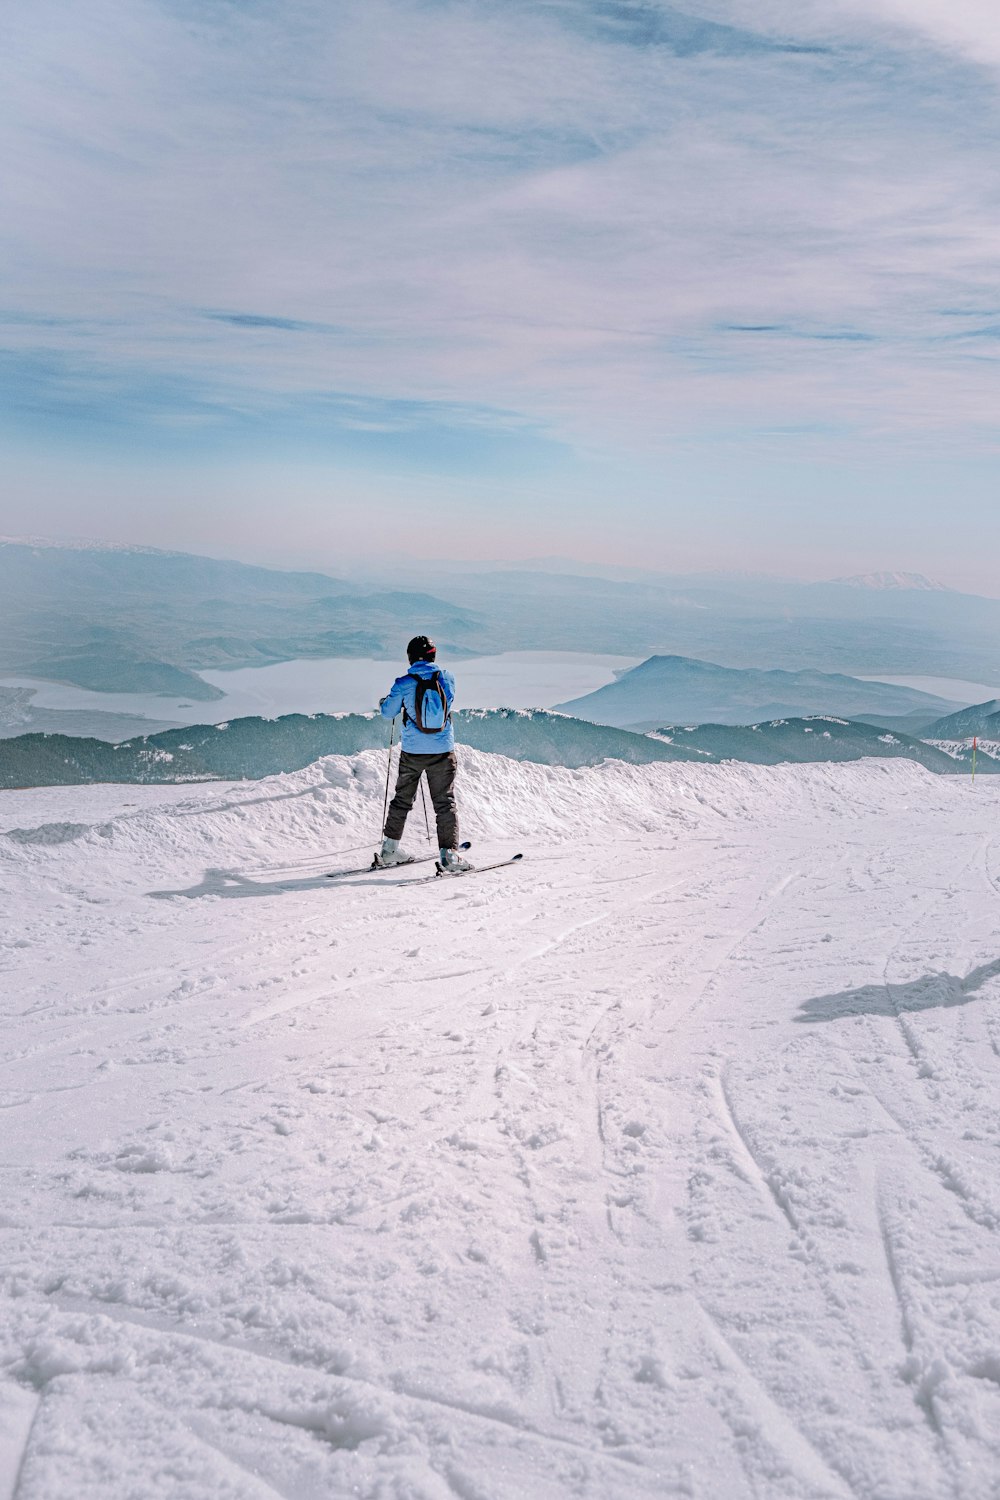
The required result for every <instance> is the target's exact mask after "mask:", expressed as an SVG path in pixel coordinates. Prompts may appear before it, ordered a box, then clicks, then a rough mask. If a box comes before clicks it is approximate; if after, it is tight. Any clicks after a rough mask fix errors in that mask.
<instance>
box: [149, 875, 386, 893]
mask: <svg viewBox="0 0 1000 1500" xmlns="http://www.w3.org/2000/svg"><path fill="white" fill-rule="evenodd" d="M338 883H339V882H337V881H335V880H331V879H330V878H329V876H327V875H309V876H307V877H306V878H305V879H304V880H251V879H250V877H249V876H248V875H241V874H240V872H239V870H222V869H208V870H206V871H205V874H204V875H203V877H202V879H201V880H200V882H199V883H198V884H197V885H189V886H188V887H187V888H186V889H185V890H180V891H147V892H146V894H147V896H151V897H152V899H153V900H154V901H169V900H172V899H173V897H175V896H184V897H186V898H187V899H188V900H191V901H196V900H197V899H198V898H199V897H201V896H221V897H223V899H224V900H227V901H246V900H248V899H250V898H252V897H254V896H288V895H291V894H292V893H294V892H297V891H329V890H333V889H334V888H335V887H336V885H337V884H338ZM408 883H409V882H407V881H405V880H386V879H385V877H384V876H377V877H375V878H374V879H373V880H360V879H358V878H357V877H355V878H354V879H352V880H351V881H350V889H351V890H356V889H357V887H358V886H360V885H381V886H389V887H390V888H393V887H398V886H401V885H406V884H408ZM345 884H346V882H345Z"/></svg>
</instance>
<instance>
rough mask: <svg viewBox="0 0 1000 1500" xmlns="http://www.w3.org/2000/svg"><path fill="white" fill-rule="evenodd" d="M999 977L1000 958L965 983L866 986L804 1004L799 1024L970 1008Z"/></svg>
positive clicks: (942, 978)
mask: <svg viewBox="0 0 1000 1500" xmlns="http://www.w3.org/2000/svg"><path fill="white" fill-rule="evenodd" d="M998 977H1000V958H995V959H994V960H993V961H992V963H988V964H980V965H979V967H978V968H977V969H973V970H972V971H971V972H970V973H968V974H967V975H966V976H965V978H964V979H960V978H959V977H958V975H957V974H922V975H921V977H920V978H919V979H912V980H910V982H909V983H908V984H865V985H862V986H861V987H860V988H859V989H856V990H844V991H842V993H841V994H839V995H815V996H814V997H813V998H812V999H811V1000H803V1002H802V1004H801V1005H800V1006H799V1011H800V1014H799V1015H797V1016H796V1017H795V1020H796V1021H842V1020H845V1019H846V1018H847V1017H848V1016H897V1015H899V1014H900V1013H901V1012H904V1011H921V1010H938V1009H948V1008H950V1007H952V1006H955V1005H968V1003H969V1001H970V1000H972V999H973V998H974V996H975V995H976V994H977V993H978V991H979V990H981V989H982V988H983V986H984V985H985V984H987V983H988V982H989V981H990V980H991V979H996V978H998Z"/></svg>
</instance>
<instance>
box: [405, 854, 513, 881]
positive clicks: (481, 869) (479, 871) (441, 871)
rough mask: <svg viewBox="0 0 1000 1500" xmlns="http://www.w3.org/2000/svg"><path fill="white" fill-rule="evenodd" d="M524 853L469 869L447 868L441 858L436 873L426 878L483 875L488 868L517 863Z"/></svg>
mask: <svg viewBox="0 0 1000 1500" xmlns="http://www.w3.org/2000/svg"><path fill="white" fill-rule="evenodd" d="M523 858H524V855H523V854H512V855H511V856H510V858H509V859H498V860H496V861H495V862H494V863H493V864H491V865H473V866H472V867H471V868H470V869H468V870H446V869H445V867H444V865H443V864H442V863H441V861H440V860H435V862H434V874H433V875H425V876H424V879H425V880H436V879H437V877H438V876H439V875H443V876H446V877H447V878H448V879H449V880H451V879H456V880H457V879H458V877H459V876H460V875H483V874H485V873H486V871H487V870H502V869H503V867H504V865H516V864H517V862H518V860H519V859H523Z"/></svg>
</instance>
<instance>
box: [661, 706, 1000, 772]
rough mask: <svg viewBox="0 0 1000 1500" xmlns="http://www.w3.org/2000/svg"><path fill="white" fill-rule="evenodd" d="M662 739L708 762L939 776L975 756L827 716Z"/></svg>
mask: <svg viewBox="0 0 1000 1500" xmlns="http://www.w3.org/2000/svg"><path fill="white" fill-rule="evenodd" d="M654 737H655V738H660V739H663V740H664V741H665V743H666V744H669V745H672V746H673V747H674V748H675V749H677V750H683V751H688V752H693V753H694V754H693V757H692V758H695V757H697V758H698V759H702V758H704V759H705V760H713V761H723V760H738V761H749V762H751V763H752V764H754V765H762V766H774V765H780V764H785V763H787V762H789V761H793V762H801V763H806V762H814V761H845V760H861V759H863V758H866V757H873V756H874V757H878V758H880V759H885V758H890V759H899V758H903V759H905V760H915V761H917V762H918V764H919V765H922V766H924V767H925V768H926V769H927V770H928V771H934V772H936V773H937V774H939V775H944V776H951V775H956V774H965V775H968V774H969V772H970V771H971V759H972V758H971V754H970V753H968V752H966V751H964V750H956V751H955V752H954V753H953V754H951V755H949V754H947V753H946V752H945V751H943V750H941V749H939V748H938V747H937V746H936V745H928V744H925V743H924V741H923V740H918V739H913V738H912V737H911V736H910V735H906V734H901V733H898V732H889V731H887V730H884V729H881V728H880V727H879V726H878V725H877V724H859V723H852V722H851V721H850V720H844V719H836V718H833V717H832V716H830V715H828V714H821V715H816V716H813V717H809V718H795V719H775V720H771V721H770V722H767V723H763V724H744V725H731V724H699V725H697V727H695V728H685V727H681V726H678V725H668V726H667V727H666V728H664V729H659V730H656V731H655V733H654V735H651V736H650V738H654ZM976 770H977V771H983V772H984V774H986V773H995V772H1000V761H997V760H994V759H992V757H990V756H988V755H987V756H982V755H981V756H979V757H978V759H977V762H976Z"/></svg>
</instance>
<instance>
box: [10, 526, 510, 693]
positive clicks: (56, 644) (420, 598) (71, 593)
mask: <svg viewBox="0 0 1000 1500" xmlns="http://www.w3.org/2000/svg"><path fill="white" fill-rule="evenodd" d="M414 621H416V622H418V624H419V628H421V629H424V630H427V631H430V632H431V633H433V634H434V635H435V636H436V637H437V638H438V639H439V641H440V643H441V644H442V645H444V646H446V647H448V646H450V647H451V649H452V651H453V652H456V651H457V652H458V653H461V651H462V644H461V642H462V639H463V638H473V637H475V636H476V634H477V632H478V633H479V634H480V635H483V634H484V633H485V632H484V630H483V627H482V625H481V623H480V622H479V621H478V620H477V617H476V616H475V614H474V613H473V612H470V611H468V610H465V609H462V608H458V607H456V606H455V605H452V604H449V603H447V602H446V601H444V600H442V599H437V598H434V597H432V596H431V595H429V594H425V593H420V592H417V591H415V590H413V589H407V590H399V591H391V590H390V591H385V590H364V589H359V588H357V587H356V586H354V585H351V584H347V583H344V582H343V581H342V580H339V579H336V578H328V577H327V576H326V575H325V574H322V573H283V572H278V571H276V570H274V569H270V568H257V567H251V566H249V565H248V564H245V563H236V562H224V561H218V560H216V559H214V558H208V557H196V556H191V555H189V554H188V553H183V552H156V551H153V550H151V549H142V548H106V547H85V546H75V547H57V546H42V545H37V544H36V545H28V544H25V543H19V542H4V543H0V675H2V674H6V675H9V676H20V677H29V678H32V677H34V678H41V679H44V680H47V681H53V682H68V683H72V684H74V685H75V686H78V687H83V688H89V689H91V690H93V691H96V692H114V693H147V694H148V693H155V694H162V695H164V696H170V697H178V696H180V697H186V698H190V699H194V700H196V701H197V700H200V701H211V700H213V699H218V698H221V697H222V696H224V695H223V694H222V692H221V691H220V690H219V689H218V688H216V687H213V686H211V685H210V684H209V683H207V682H205V681H204V679H203V678H201V677H199V676H198V675H197V673H198V670H199V669H201V668H225V667H248V666H266V665H268V664H270V663H273V662H279V661H288V660H291V659H292V658H295V657H334V656H341V657H351V656H355V657H356V656H381V655H386V654H389V655H392V656H394V657H395V656H398V655H399V653H400V649H401V646H402V644H404V643H405V641H406V640H408V639H409V636H410V635H412V634H413V632H414V629H415V628H416V627H415V625H414Z"/></svg>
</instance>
